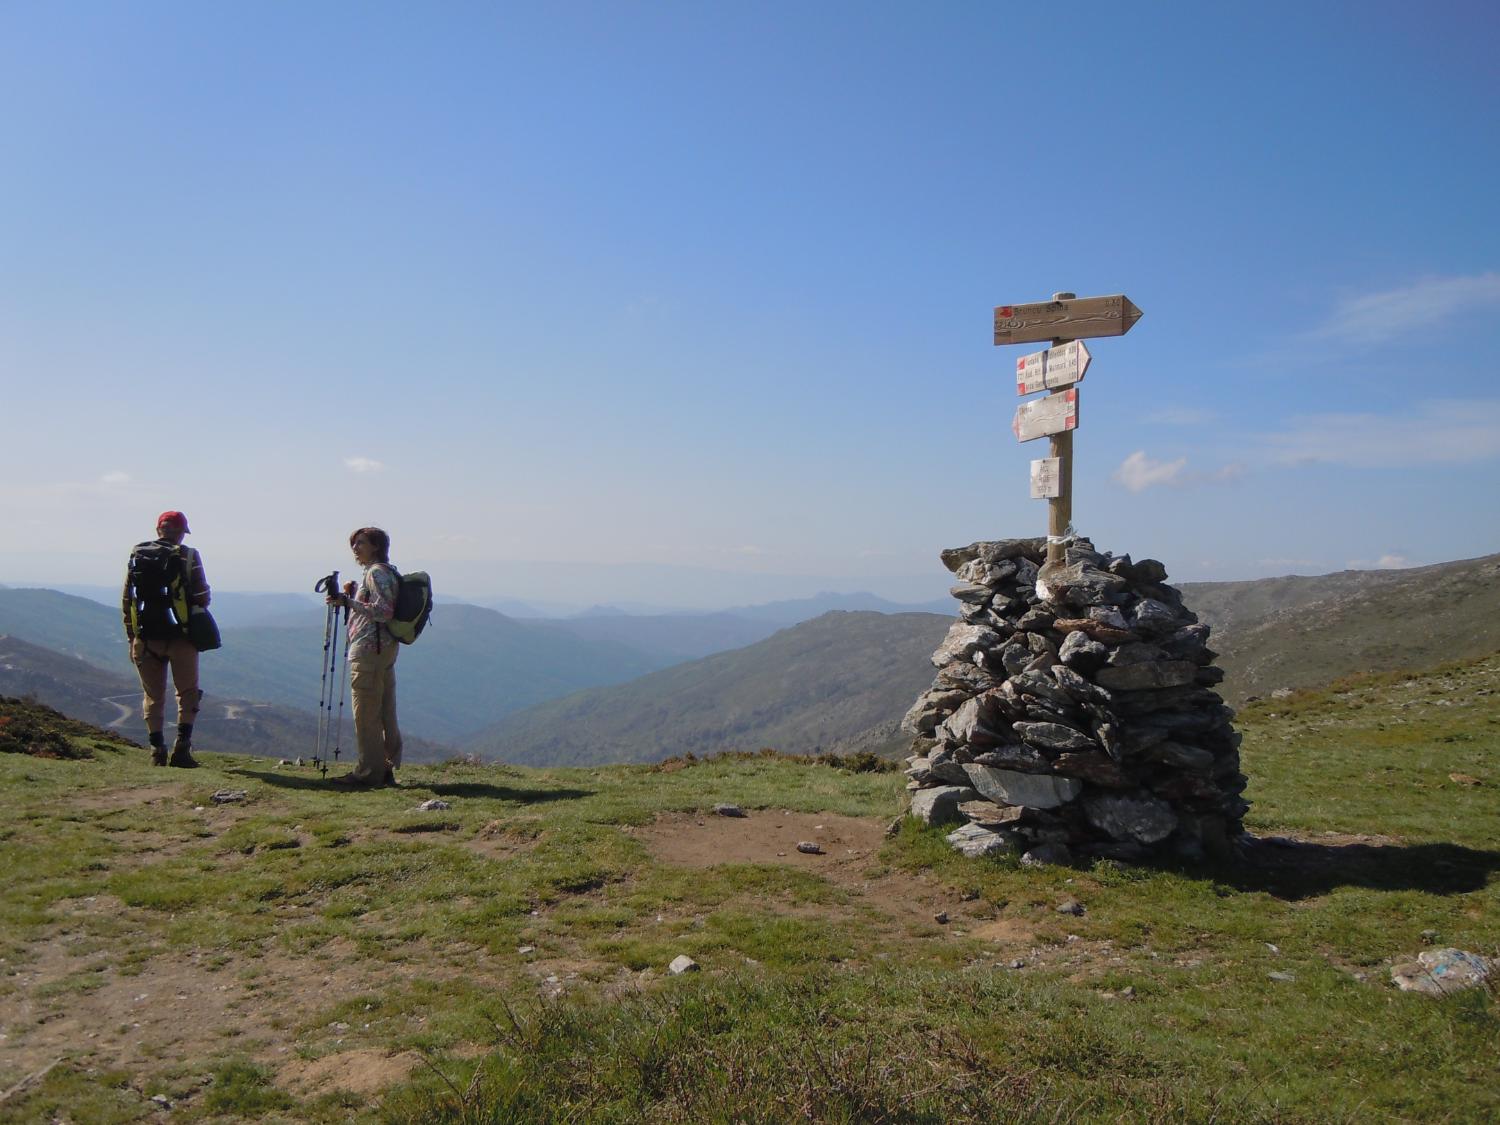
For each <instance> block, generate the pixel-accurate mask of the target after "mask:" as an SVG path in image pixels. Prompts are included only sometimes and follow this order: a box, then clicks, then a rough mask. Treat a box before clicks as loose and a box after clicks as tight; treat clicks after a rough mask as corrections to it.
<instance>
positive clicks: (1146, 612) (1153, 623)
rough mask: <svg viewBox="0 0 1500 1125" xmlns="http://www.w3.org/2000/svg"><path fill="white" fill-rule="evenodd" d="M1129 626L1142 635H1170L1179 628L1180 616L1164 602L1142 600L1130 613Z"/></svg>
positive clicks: (1153, 599) (1148, 599) (1149, 599)
mask: <svg viewBox="0 0 1500 1125" xmlns="http://www.w3.org/2000/svg"><path fill="white" fill-rule="evenodd" d="M1130 625H1131V628H1134V629H1137V630H1139V631H1140V632H1142V633H1152V634H1158V635H1159V634H1162V633H1170V632H1173V631H1175V630H1176V629H1178V628H1180V627H1181V625H1182V615H1181V613H1180V612H1179V611H1178V610H1177V609H1176V608H1174V607H1173V606H1169V605H1167V604H1166V603H1165V602H1159V601H1157V600H1156V599H1155V598H1142V599H1141V600H1140V601H1138V602H1136V603H1135V606H1134V608H1132V609H1131V611H1130Z"/></svg>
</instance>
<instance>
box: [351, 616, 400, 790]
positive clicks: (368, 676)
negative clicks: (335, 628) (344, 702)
mask: <svg viewBox="0 0 1500 1125" xmlns="http://www.w3.org/2000/svg"><path fill="white" fill-rule="evenodd" d="M400 648H401V646H400V645H399V644H398V643H397V642H396V641H393V640H387V641H385V643H383V644H382V645H381V646H380V651H379V652H366V653H363V654H362V655H360V656H358V657H355V658H354V659H352V660H350V661H349V695H350V698H351V700H352V702H353V704H354V737H355V739H356V740H357V741H358V743H359V763H358V764H357V765H356V766H355V767H354V770H353V772H352V776H353V777H354V779H355V780H356V781H358V782H360V783H361V784H363V785H379V784H380V782H381V779H382V778H383V777H385V771H386V770H387V769H388V768H389V769H396V768H397V767H398V766H400V765H401V728H400V727H398V726H397V725H396V653H397V652H398V651H399V650H400Z"/></svg>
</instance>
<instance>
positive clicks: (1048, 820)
mask: <svg viewBox="0 0 1500 1125" xmlns="http://www.w3.org/2000/svg"><path fill="white" fill-rule="evenodd" d="M958 811H959V812H960V813H962V814H963V815H964V816H965V817H966V818H967V819H968V821H969V822H970V823H971V824H977V825H979V827H981V828H988V829H989V830H990V831H991V832H1009V831H1011V830H1013V829H1017V828H1053V827H1056V825H1057V824H1058V823H1059V821H1058V819H1057V816H1056V814H1054V813H1050V812H1047V811H1045V810H1043V809H1030V808H1027V807H1026V806H1024V805H997V804H996V803H995V802H994V801H965V802H964V803H963V804H961V805H959V806H958Z"/></svg>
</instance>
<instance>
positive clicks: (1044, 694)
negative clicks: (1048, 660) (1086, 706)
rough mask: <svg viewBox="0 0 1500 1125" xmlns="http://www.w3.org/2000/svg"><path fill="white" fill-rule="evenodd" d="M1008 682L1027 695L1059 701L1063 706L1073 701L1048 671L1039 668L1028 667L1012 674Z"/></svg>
mask: <svg viewBox="0 0 1500 1125" xmlns="http://www.w3.org/2000/svg"><path fill="white" fill-rule="evenodd" d="M1010 682H1011V684H1012V685H1013V686H1014V687H1015V689H1016V690H1017V691H1023V692H1025V693H1026V694H1028V695H1036V696H1040V697H1041V698H1042V699H1050V700H1051V701H1052V702H1054V703H1061V704H1063V705H1064V706H1067V705H1068V704H1070V703H1072V702H1073V697H1072V696H1071V695H1069V694H1068V692H1067V691H1065V690H1064V689H1063V687H1062V686H1061V685H1060V684H1059V683H1058V682H1057V681H1056V680H1054V679H1053V678H1052V677H1051V676H1050V675H1049V674H1048V673H1046V672H1044V671H1042V670H1041V669H1039V668H1036V669H1029V670H1027V671H1024V672H1021V673H1019V674H1018V675H1015V676H1012V677H1011V678H1010Z"/></svg>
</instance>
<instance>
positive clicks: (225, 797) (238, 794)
mask: <svg viewBox="0 0 1500 1125" xmlns="http://www.w3.org/2000/svg"><path fill="white" fill-rule="evenodd" d="M249 797H250V794H249V792H247V791H246V790H244V789H218V790H215V791H214V795H213V797H212V798H210V799H211V800H212V801H213V803H214V804H216V805H237V804H239V803H240V802H241V801H245V800H248V799H249Z"/></svg>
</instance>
